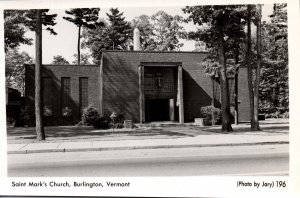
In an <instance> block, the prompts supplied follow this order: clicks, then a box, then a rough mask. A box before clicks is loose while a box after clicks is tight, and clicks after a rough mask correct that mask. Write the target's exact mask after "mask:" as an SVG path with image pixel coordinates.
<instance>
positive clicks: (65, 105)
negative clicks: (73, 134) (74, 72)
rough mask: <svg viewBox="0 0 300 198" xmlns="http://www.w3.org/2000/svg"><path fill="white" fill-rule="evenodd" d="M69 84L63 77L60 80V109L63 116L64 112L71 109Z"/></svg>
mask: <svg viewBox="0 0 300 198" xmlns="http://www.w3.org/2000/svg"><path fill="white" fill-rule="evenodd" d="M70 93H71V84H70V78H67V77H63V78H61V107H62V114H63V115H64V114H65V111H66V110H68V109H71V99H70Z"/></svg>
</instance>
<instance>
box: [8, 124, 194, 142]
mask: <svg viewBox="0 0 300 198" xmlns="http://www.w3.org/2000/svg"><path fill="white" fill-rule="evenodd" d="M45 135H46V138H80V137H81V138H82V137H89V138H96V137H97V138H99V137H105V136H116V137H120V136H131V137H147V136H152V137H155V136H167V137H184V136H187V137H188V136H191V135H189V134H185V133H180V132H173V131H168V130H163V129H155V128H154V129H148V130H144V129H137V130H133V131H115V132H112V131H111V129H110V130H95V129H94V128H93V127H68V126H66V127H45ZM7 136H8V137H11V138H16V139H27V140H30V139H35V138H36V134H35V128H34V127H31V128H8V130H7Z"/></svg>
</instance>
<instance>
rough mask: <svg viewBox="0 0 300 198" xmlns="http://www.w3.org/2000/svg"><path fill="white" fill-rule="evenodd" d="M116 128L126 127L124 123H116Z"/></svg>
mask: <svg viewBox="0 0 300 198" xmlns="http://www.w3.org/2000/svg"><path fill="white" fill-rule="evenodd" d="M115 128H116V129H122V128H124V124H122V123H116V124H115Z"/></svg>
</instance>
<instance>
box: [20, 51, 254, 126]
mask: <svg viewBox="0 0 300 198" xmlns="http://www.w3.org/2000/svg"><path fill="white" fill-rule="evenodd" d="M206 55H207V54H206V53H199V52H141V51H105V52H103V59H102V66H101V67H102V71H101V69H100V67H99V66H95V65H93V66H92V65H90V66H86V65H85V66H78V65H77V66H76V65H63V66H55V65H45V66H43V69H42V73H43V77H51V78H52V79H53V81H52V88H51V89H52V98H51V101H52V102H53V114H52V116H49V117H44V120H45V124H46V125H67V124H75V123H77V122H78V121H79V120H80V111H79V78H80V77H88V90H89V91H88V93H89V94H88V99H89V103H92V104H93V105H94V106H95V107H96V108H97V109H98V110H101V109H102V113H103V114H104V115H110V114H111V113H112V112H116V113H121V114H124V115H125V118H126V119H132V120H133V121H134V122H139V76H138V66H139V65H140V64H141V63H142V62H152V63H155V62H157V63H159V62H164V63H166V62H168V63H176V64H178V63H181V64H182V67H183V95H184V98H183V99H184V117H185V122H192V121H193V120H194V118H196V117H200V109H201V107H203V106H207V105H210V104H211V98H212V82H211V79H210V78H209V77H206V76H205V75H204V69H203V67H202V66H201V62H202V61H203V59H204V58H205V56H206ZM101 72H102V74H101ZM25 73H26V75H25V82H26V83H25V97H26V99H25V105H26V106H28V114H29V115H30V119H29V120H28V121H27V124H28V125H31V126H32V125H34V123H35V118H34V66H26V70H25ZM100 75H101V76H102V81H101V79H100ZM62 77H70V78H71V83H70V84H71V94H70V100H71V108H72V116H71V118H68V119H66V118H64V117H63V116H62V113H61V78H62ZM100 82H102V84H100ZM100 85H101V86H100ZM238 90H239V99H238V100H239V101H240V104H239V121H249V97H248V87H247V69H246V68H240V71H239V89H238ZM101 95H102V98H101ZM101 100H102V104H101V107H102V108H100V103H101ZM217 100H218V98H217Z"/></svg>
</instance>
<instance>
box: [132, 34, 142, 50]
mask: <svg viewBox="0 0 300 198" xmlns="http://www.w3.org/2000/svg"><path fill="white" fill-rule="evenodd" d="M133 50H134V51H139V50H141V46H140V31H139V29H137V28H134V31H133Z"/></svg>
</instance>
